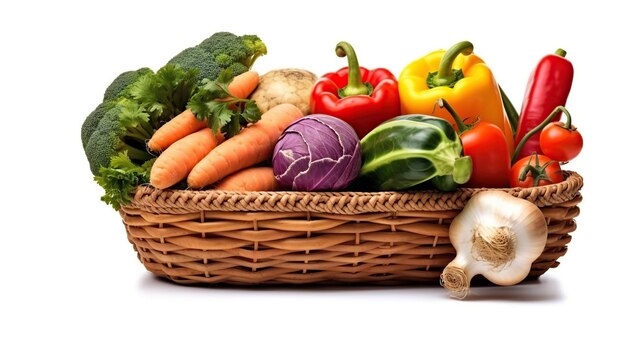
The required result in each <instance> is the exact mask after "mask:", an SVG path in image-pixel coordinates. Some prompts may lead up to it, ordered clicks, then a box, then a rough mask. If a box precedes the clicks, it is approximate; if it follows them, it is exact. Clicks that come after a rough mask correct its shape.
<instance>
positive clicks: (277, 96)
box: [250, 68, 317, 115]
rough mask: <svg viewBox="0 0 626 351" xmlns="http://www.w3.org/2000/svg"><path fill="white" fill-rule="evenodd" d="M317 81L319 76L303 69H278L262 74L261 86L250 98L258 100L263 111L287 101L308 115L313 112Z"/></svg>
mask: <svg viewBox="0 0 626 351" xmlns="http://www.w3.org/2000/svg"><path fill="white" fill-rule="evenodd" d="M316 81H317V76H316V75H315V74H314V73H311V72H309V71H306V70H303V69H297V68H283V69H276V70H273V71H269V72H267V73H265V74H264V75H263V76H261V81H260V82H259V86H258V87H257V88H256V90H255V91H254V93H253V94H252V95H251V96H250V99H252V100H254V101H256V103H257V105H258V106H259V109H260V110H261V113H265V112H267V110H269V109H270V108H272V107H274V106H276V105H279V104H285V103H287V104H292V105H295V106H296V107H297V108H299V109H300V110H302V113H303V114H304V115H308V114H309V113H310V112H311V107H310V99H311V91H312V90H313V85H314V84H315V82H316Z"/></svg>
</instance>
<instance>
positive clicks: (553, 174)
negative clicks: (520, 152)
mask: <svg viewBox="0 0 626 351" xmlns="http://www.w3.org/2000/svg"><path fill="white" fill-rule="evenodd" d="M522 179H523V180H522ZM562 181H563V172H562V171H561V166H559V163H558V162H557V161H555V160H552V159H550V158H549V157H546V156H544V155H537V154H533V155H530V156H526V157H524V158H522V159H520V160H519V161H517V162H515V164H514V165H513V167H512V168H511V187H512V188H515V187H518V186H519V187H522V188H530V187H533V186H541V185H549V184H554V183H560V182H562Z"/></svg>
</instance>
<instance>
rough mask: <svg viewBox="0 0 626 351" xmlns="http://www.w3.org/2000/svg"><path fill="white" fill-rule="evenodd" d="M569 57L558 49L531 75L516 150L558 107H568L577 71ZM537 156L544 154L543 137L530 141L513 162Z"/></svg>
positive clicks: (544, 58)
mask: <svg viewBox="0 0 626 351" xmlns="http://www.w3.org/2000/svg"><path fill="white" fill-rule="evenodd" d="M565 54H566V53H565V51H564V50H563V49H558V50H557V51H556V53H555V54H553V55H547V56H545V57H543V58H542V59H541V60H540V61H539V64H537V67H536V68H535V70H534V71H533V73H532V74H531V75H530V79H529V81H528V85H527V87H526V94H525V96H524V103H523V104H522V110H521V112H520V119H519V125H518V127H517V136H516V140H515V145H516V147H517V146H519V145H520V144H521V143H522V138H524V136H525V135H526V134H527V133H528V132H529V131H531V130H532V129H533V128H535V127H536V126H537V125H539V124H540V123H541V122H542V121H543V120H544V119H545V118H546V116H547V115H549V114H550V112H552V111H553V110H554V109H555V108H556V107H557V106H565V102H566V101H567V96H568V95H569V92H570V89H571V87H572V80H573V79H574V67H573V66H572V63H571V62H570V61H568V60H567V59H566V58H565ZM560 117H561V115H560V113H559V114H556V115H555V116H553V121H558V120H559V119H560ZM533 152H537V153H540V152H541V150H540V147H539V135H535V136H533V137H532V138H530V139H529V140H528V141H526V142H525V144H524V146H523V147H522V149H521V150H520V151H519V153H518V154H517V156H516V157H515V158H513V161H516V160H518V159H520V158H523V157H526V156H528V155H530V154H532V153H533Z"/></svg>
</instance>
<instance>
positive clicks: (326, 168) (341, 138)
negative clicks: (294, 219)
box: [272, 114, 361, 191]
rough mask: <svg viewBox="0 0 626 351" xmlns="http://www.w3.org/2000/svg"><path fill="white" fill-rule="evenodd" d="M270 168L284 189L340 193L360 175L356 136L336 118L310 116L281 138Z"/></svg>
mask: <svg viewBox="0 0 626 351" xmlns="http://www.w3.org/2000/svg"><path fill="white" fill-rule="evenodd" d="M272 166H273V168H274V175H275V176H276V179H277V180H278V182H279V183H280V185H281V186H283V187H284V188H286V189H291V190H296V191H321V190H340V189H343V188H345V187H347V186H348V185H350V183H351V182H352V181H353V180H354V179H355V178H356V177H357V176H358V175H359V170H360V169H361V145H360V143H359V137H358V136H357V134H356V132H355V131H354V129H352V127H351V126H350V125H349V124H348V123H346V122H344V121H342V120H340V119H338V118H335V117H332V116H328V115H322V114H315V115H309V116H306V117H303V118H301V119H299V120H297V121H295V122H293V123H292V124H291V125H290V126H289V127H287V129H286V130H285V131H284V132H283V134H282V135H281V136H280V139H278V143H277V144H276V147H275V148H274V155H273V156H272Z"/></svg>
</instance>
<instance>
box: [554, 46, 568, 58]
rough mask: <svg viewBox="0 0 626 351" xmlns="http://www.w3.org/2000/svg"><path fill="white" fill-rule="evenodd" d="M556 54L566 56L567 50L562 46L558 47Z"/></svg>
mask: <svg viewBox="0 0 626 351" xmlns="http://www.w3.org/2000/svg"><path fill="white" fill-rule="evenodd" d="M554 54H555V55H557V56H561V57H565V55H567V51H565V50H563V49H561V48H558V49H556V51H555V52H554Z"/></svg>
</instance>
